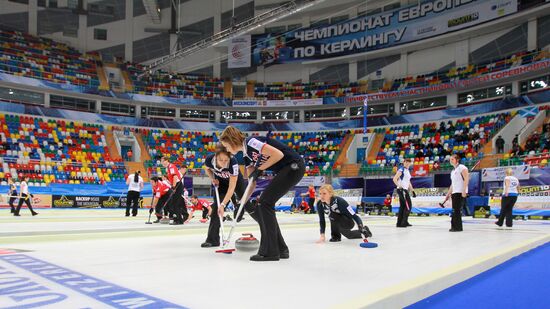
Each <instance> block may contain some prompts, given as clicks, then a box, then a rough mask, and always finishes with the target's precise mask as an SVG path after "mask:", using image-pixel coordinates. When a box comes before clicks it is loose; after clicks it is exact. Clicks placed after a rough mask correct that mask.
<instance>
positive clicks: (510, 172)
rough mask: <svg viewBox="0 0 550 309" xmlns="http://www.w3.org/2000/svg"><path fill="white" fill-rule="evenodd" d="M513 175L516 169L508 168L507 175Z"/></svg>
mask: <svg viewBox="0 0 550 309" xmlns="http://www.w3.org/2000/svg"><path fill="white" fill-rule="evenodd" d="M512 175H514V170H513V169H511V168H509V169H507V170H506V176H512Z"/></svg>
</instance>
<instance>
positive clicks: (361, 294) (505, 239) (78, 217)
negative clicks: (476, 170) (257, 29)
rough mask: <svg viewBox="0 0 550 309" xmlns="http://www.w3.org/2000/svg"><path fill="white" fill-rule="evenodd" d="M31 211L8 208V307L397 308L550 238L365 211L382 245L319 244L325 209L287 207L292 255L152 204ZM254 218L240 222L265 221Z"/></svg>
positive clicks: (531, 229)
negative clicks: (163, 220)
mask: <svg viewBox="0 0 550 309" xmlns="http://www.w3.org/2000/svg"><path fill="white" fill-rule="evenodd" d="M39 211H40V215H39V216H37V217H31V216H30V214H29V213H28V212H26V210H25V211H22V217H19V218H14V217H12V216H10V215H9V213H8V211H6V210H5V209H4V210H2V213H1V214H0V223H1V224H0V291H2V292H1V293H0V308H6V307H10V308H13V307H21V308H34V307H41V308H183V307H186V308H360V307H373V308H375V307H386V308H396V307H403V306H406V305H409V304H412V303H414V302H416V301H419V300H421V299H424V298H426V297H428V296H430V295H432V294H434V293H436V292H438V291H441V290H442V289H445V288H447V287H449V286H452V285H454V284H456V283H459V282H462V281H464V280H465V279H467V278H469V277H472V276H474V275H477V274H479V273H481V272H483V271H485V270H487V269H489V268H491V267H494V266H495V265H498V264H500V263H502V262H503V261H505V260H507V259H509V258H511V257H513V256H515V255H518V254H520V253H522V252H525V251H528V250H529V249H531V248H534V247H536V246H539V245H541V244H543V243H545V242H548V241H549V240H550V222H547V221H519V222H517V221H516V222H515V226H514V228H513V229H512V230H503V229H499V228H497V227H496V226H495V225H494V224H493V221H494V220H491V219H487V220H485V219H475V220H474V219H471V218H464V221H465V223H464V229H465V231H464V232H463V233H449V232H448V229H449V225H450V223H449V221H450V218H449V217H447V216H441V217H413V218H411V223H412V224H413V227H411V228H407V229H397V228H395V218H390V217H372V216H371V217H363V220H365V221H366V222H367V223H368V225H369V226H370V228H371V230H372V232H373V234H374V237H373V238H372V241H374V242H377V243H378V244H379V247H378V248H375V249H363V248H360V247H359V243H360V242H359V241H357V240H343V241H342V242H341V243H328V242H327V243H325V244H316V243H315V241H316V240H317V239H318V236H319V228H318V224H317V216H316V215H291V214H278V218H279V221H280V223H281V225H282V231H283V234H284V236H285V238H286V241H287V243H288V245H289V247H290V259H289V260H281V261H279V262H268V263H257V262H250V261H249V260H248V258H249V256H250V255H251V254H252V253H249V252H238V251H237V252H235V253H234V254H232V255H224V254H219V253H214V250H213V249H203V248H200V243H201V242H202V241H203V240H204V239H205V235H206V229H207V224H202V223H199V222H198V221H194V222H193V223H192V224H189V225H185V226H168V225H156V224H155V225H146V224H144V222H145V220H146V217H145V211H141V213H140V215H139V216H138V217H135V218H133V217H129V218H126V217H123V216H121V215H122V214H123V211H121V210H84V209H79V210H39ZM253 223H254V222H253V221H252V219H250V218H247V219H246V220H245V221H244V222H243V225H242V226H241V227H240V228H239V232H252V233H254V234H255V235H256V236H257V237H259V230H258V228H257V226H256V225H255V224H253Z"/></svg>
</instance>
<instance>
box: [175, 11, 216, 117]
mask: <svg viewBox="0 0 550 309" xmlns="http://www.w3.org/2000/svg"><path fill="white" fill-rule="evenodd" d="M182 2H183V1H182ZM216 2H217V3H216ZM222 2H223V0H219V1H214V5H212V6H211V7H209V12H210V13H211V14H214V15H213V16H214V33H218V32H220V31H222ZM214 50H215V51H216V52H215V55H214V56H215V57H217V58H218V59H221V58H222V57H223V56H224V55H222V53H220V52H219V51H218V49H217V48H215V49H214ZM212 74H213V75H214V77H216V78H221V77H222V76H221V75H222V61H215V62H214V64H213V65H212ZM224 77H225V76H224ZM218 116H219V115H218ZM217 119H218V120H219V117H218V118H217Z"/></svg>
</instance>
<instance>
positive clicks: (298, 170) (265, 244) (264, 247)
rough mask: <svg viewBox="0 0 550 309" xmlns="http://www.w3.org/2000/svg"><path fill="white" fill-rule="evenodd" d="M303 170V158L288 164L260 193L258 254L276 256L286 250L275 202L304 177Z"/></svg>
mask: <svg viewBox="0 0 550 309" xmlns="http://www.w3.org/2000/svg"><path fill="white" fill-rule="evenodd" d="M304 172H305V164H304V161H303V160H300V161H299V162H293V163H291V164H288V165H287V166H285V167H283V168H282V169H281V170H280V171H279V172H278V173H277V175H276V176H275V177H274V178H273V179H272V180H271V182H270V183H269V185H267V187H266V188H265V190H264V191H263V192H262V193H261V195H260V198H259V200H258V206H257V211H258V213H259V216H258V218H259V221H258V223H259V224H260V231H261V233H262V238H261V240H260V249H259V250H258V254H259V255H262V256H268V257H275V256H276V257H278V256H279V255H280V253H281V252H285V251H288V247H287V245H286V243H285V240H284V238H283V235H282V234H281V229H280V228H279V224H278V223H277V217H276V216H275V203H276V202H277V201H278V200H279V199H280V198H281V197H283V196H284V195H285V194H286V193H287V192H288V191H289V190H290V189H292V187H294V186H295V185H296V184H297V183H298V182H300V180H301V179H302V177H304Z"/></svg>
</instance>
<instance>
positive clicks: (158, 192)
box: [153, 181, 171, 199]
mask: <svg viewBox="0 0 550 309" xmlns="http://www.w3.org/2000/svg"><path fill="white" fill-rule="evenodd" d="M170 187H171V186H170V185H169V184H168V183H166V182H164V181H157V185H156V186H155V187H154V188H153V191H154V193H155V198H157V199H159V198H161V197H163V196H164V195H165V194H166V193H167V192H168V191H169V190H170Z"/></svg>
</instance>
